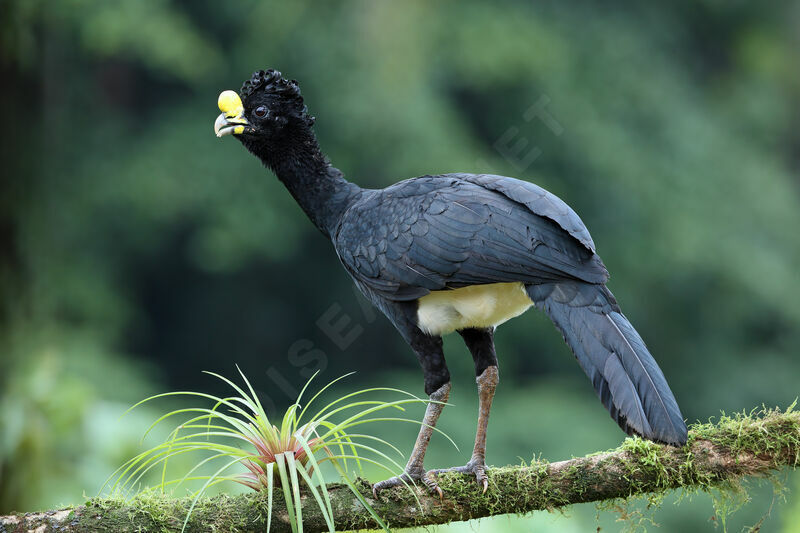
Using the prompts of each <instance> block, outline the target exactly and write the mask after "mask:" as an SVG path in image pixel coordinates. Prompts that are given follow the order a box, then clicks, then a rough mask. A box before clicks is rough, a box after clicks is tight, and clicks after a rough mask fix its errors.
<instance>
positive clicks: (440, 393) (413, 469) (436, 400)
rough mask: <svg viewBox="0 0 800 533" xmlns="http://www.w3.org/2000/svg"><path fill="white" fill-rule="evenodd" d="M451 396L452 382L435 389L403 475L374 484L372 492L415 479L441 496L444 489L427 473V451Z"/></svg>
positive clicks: (375, 492)
mask: <svg viewBox="0 0 800 533" xmlns="http://www.w3.org/2000/svg"><path fill="white" fill-rule="evenodd" d="M449 397H450V383H449V382H448V383H445V384H444V385H442V386H441V387H439V389H438V390H436V391H434V392H433V394H431V395H430V396H429V399H430V403H428V407H427V408H426V409H425V417H424V418H423V419H422V425H421V427H420V428H419V435H417V441H416V442H415V443H414V448H413V449H412V450H411V455H410V456H409V458H408V463H406V467H405V470H404V472H403V474H402V475H400V476H395V477H392V478H389V479H387V480H385V481H379V482H378V483H375V485H373V486H372V494H373V495H374V496H377V495H378V492H380V491H382V490H383V489H387V488H389V487H394V486H396V485H401V484H404V483H412V482H415V481H422V482H423V483H424V484H425V485H426V486H427V487H428V489H429V490H430V491H431V492H438V493H439V496H441V495H442V494H441V493H442V491H441V489H439V486H438V485H437V484H436V482H435V481H433V479H432V478H429V477H427V476H426V475H425V467H424V466H423V463H424V461H425V452H426V451H427V450H428V443H430V441H431V435H433V428H434V427H436V422H437V421H438V420H439V415H441V414H442V409H444V404H445V403H447V399H448V398H449Z"/></svg>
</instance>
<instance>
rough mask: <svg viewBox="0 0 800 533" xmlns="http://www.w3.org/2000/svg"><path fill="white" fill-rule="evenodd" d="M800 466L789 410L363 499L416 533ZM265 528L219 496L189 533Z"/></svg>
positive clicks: (353, 512) (146, 506) (72, 521)
mask: <svg viewBox="0 0 800 533" xmlns="http://www.w3.org/2000/svg"><path fill="white" fill-rule="evenodd" d="M799 464H800V413H797V412H793V411H792V410H791V409H790V410H788V411H786V412H781V411H762V412H760V413H756V414H750V415H745V414H739V415H735V416H732V417H728V416H723V417H721V418H720V420H719V421H718V422H716V423H714V424H711V423H709V424H698V425H695V426H693V427H692V428H691V431H690V433H689V443H688V444H687V446H685V447H683V448H673V447H669V446H662V445H659V444H654V443H652V442H648V441H644V440H642V439H639V438H630V439H626V440H625V442H624V443H623V444H622V445H621V446H620V447H619V448H617V449H616V450H612V451H608V452H603V453H597V454H592V455H589V456H586V457H581V458H576V459H570V460H567V461H560V462H557V463H547V462H534V463H533V464H531V465H522V466H509V467H501V468H493V469H491V470H490V471H489V490H488V491H487V492H486V494H482V493H481V491H480V490H479V488H478V486H477V485H476V484H475V482H474V479H473V478H471V477H469V476H460V475H458V474H445V475H442V476H441V479H440V486H441V487H442V489H443V490H444V493H445V498H444V499H443V500H441V501H440V500H439V499H438V498H436V497H431V496H430V495H428V494H427V493H425V492H422V491H420V492H419V493H418V498H419V500H418V501H417V500H416V499H415V498H414V497H413V496H412V495H411V494H410V493H409V492H408V490H406V489H402V488H395V489H391V490H389V491H386V492H384V493H382V495H381V498H380V499H379V500H377V501H375V500H373V498H372V494H371V491H370V488H369V485H368V484H367V483H362V486H361V490H362V493H363V494H364V496H365V497H366V498H367V499H368V500H369V501H370V503H371V504H372V505H373V506H374V508H375V510H376V511H377V512H378V514H380V515H381V516H382V517H384V518H385V519H386V521H387V522H388V523H389V524H390V525H391V526H392V527H407V526H419V525H430V524H441V523H447V522H452V521H459V520H469V519H473V518H481V517H486V516H493V515H500V514H509V513H527V512H531V511H536V510H542V509H555V508H559V507H564V506H567V505H571V504H573V503H583V502H592V501H604V500H612V499H616V498H626V497H628V496H633V495H638V494H654V493H655V494H659V493H663V492H665V491H668V490H671V489H675V488H684V489H687V490H708V489H710V488H713V487H720V486H730V484H731V483H735V482H736V481H737V480H738V479H741V478H742V477H745V476H764V475H768V474H769V473H771V472H773V471H775V470H777V469H780V468H782V467H784V466H789V467H796V466H798V465H799ZM328 491H329V494H330V497H331V502H332V504H333V507H334V517H335V522H336V527H337V529H338V530H350V529H359V528H372V527H374V522H373V521H372V519H371V518H370V517H369V515H368V514H367V512H366V511H365V510H364V508H363V507H362V506H361V505H360V504H359V503H358V501H357V500H356V499H355V497H354V496H353V494H352V493H351V492H350V491H349V489H347V488H346V487H344V486H343V485H329V486H328ZM274 497H275V501H274V507H273V523H272V531H275V532H276V533H280V532H284V531H290V528H289V522H288V520H287V519H286V507H285V505H284V503H283V499H282V496H281V494H280V493H279V492H276V493H275V495H274ZM307 503H308V504H307V505H304V506H303V517H304V527H305V530H306V531H309V532H314V531H326V527H325V522H324V520H323V518H322V516H321V514H320V513H319V511H318V509H316V504H315V503H314V502H313V501H309V502H307ZM190 504H191V501H190V500H189V499H186V498H181V499H173V498H167V497H165V496H161V495H158V494H152V493H146V494H142V495H139V496H137V497H136V498H134V499H133V500H128V501H125V500H117V499H108V498H95V499H92V500H90V501H88V502H87V503H86V504H85V505H82V506H77V507H74V508H70V509H64V510H60V511H49V512H46V513H28V514H14V515H9V516H5V517H0V533H12V532H13V533H17V532H23V531H31V530H34V531H36V532H37V533H45V532H48V531H60V532H73V531H74V532H89V531H92V532H94V531H109V532H111V531H113V532H133V531H148V532H156V531H157V532H171V531H180V530H181V526H182V525H183V520H184V517H185V516H186V513H187V511H188V509H189V506H190ZM315 510H316V512H315ZM265 520H266V498H265V497H264V496H263V495H258V494H249V495H242V496H233V497H229V496H216V497H213V498H206V499H202V500H201V501H200V502H199V503H198V505H197V506H196V507H195V509H194V510H193V512H192V516H191V518H190V520H189V523H188V526H187V528H186V531H190V532H194V531H197V532H200V531H202V532H205V531H230V532H250V531H254V532H255V531H264V530H265V527H266V524H265Z"/></svg>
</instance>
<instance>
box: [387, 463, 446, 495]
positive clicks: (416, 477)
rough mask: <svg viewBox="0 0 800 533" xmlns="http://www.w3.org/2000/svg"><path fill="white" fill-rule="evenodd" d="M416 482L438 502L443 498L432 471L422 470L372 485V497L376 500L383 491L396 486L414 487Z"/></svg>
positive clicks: (405, 473) (407, 472)
mask: <svg viewBox="0 0 800 533" xmlns="http://www.w3.org/2000/svg"><path fill="white" fill-rule="evenodd" d="M417 481H421V482H422V484H423V485H425V486H426V487H427V488H428V491H430V493H431V494H434V493H435V494H438V495H439V499H440V500H441V499H442V498H443V497H444V493H443V492H442V489H441V488H439V484H438V483H437V482H436V475H435V473H434V472H433V471H432V470H431V471H428V472H425V471H424V470H422V469H419V470H412V471H406V472H404V473H402V474H401V475H399V476H395V477H390V478H389V479H386V480H383V481H379V482H377V483H375V484H374V485H372V495H373V496H374V497H375V498H376V499H377V498H378V494H379V493H380V492H381V491H382V490H384V489H388V488H391V487H396V486H398V485H414V484H415V483H416V482H417Z"/></svg>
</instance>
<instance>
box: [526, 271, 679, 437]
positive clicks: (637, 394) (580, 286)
mask: <svg viewBox="0 0 800 533" xmlns="http://www.w3.org/2000/svg"><path fill="white" fill-rule="evenodd" d="M527 291H528V295H529V296H530V298H531V300H533V302H534V303H535V304H536V307H538V308H539V309H543V310H544V311H545V312H546V313H547V314H548V315H549V316H550V319H551V320H552V321H553V322H554V323H555V325H556V327H557V328H558V329H559V331H561V333H562V335H564V340H565V341H566V342H567V344H568V345H569V347H570V348H571V349H572V352H573V353H574V354H575V357H576V358H577V359H578V363H580V365H581V368H583V371H584V372H586V375H587V376H589V379H591V380H592V384H593V385H594V389H595V391H597V395H598V396H599V397H600V400H601V401H602V402H603V405H605V406H606V408H607V409H608V411H609V413H611V418H613V419H614V420H616V421H617V424H619V426H620V427H621V428H622V429H623V430H624V431H625V432H626V433H628V434H629V435H630V434H633V433H635V434H637V435H640V436H642V437H644V438H647V439H650V440H654V441H657V442H663V443H666V444H673V445H683V444H685V443H686V424H685V423H684V422H683V416H682V415H681V412H680V409H679V408H678V403H677V402H676V401H675V397H674V396H673V395H672V391H671V390H670V389H669V385H667V380H666V379H665V378H664V374H663V373H662V372H661V369H660V368H659V367H658V364H657V363H656V361H655V359H653V356H652V355H650V352H648V351H647V347H646V346H645V345H644V341H643V340H642V338H641V337H640V336H639V334H638V333H637V332H636V330H635V329H633V326H632V325H631V323H630V322H628V319H627V318H625V316H624V315H623V314H622V312H621V311H620V309H619V306H618V305H617V301H616V300H615V299H614V295H613V294H611V291H609V290H608V289H607V288H606V287H605V286H604V285H593V284H589V283H582V282H578V281H574V282H572V281H570V282H560V283H549V284H544V285H530V286H528V288H527Z"/></svg>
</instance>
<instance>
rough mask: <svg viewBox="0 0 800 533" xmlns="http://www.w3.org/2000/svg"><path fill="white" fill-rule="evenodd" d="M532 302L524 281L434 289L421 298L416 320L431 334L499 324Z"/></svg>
mask: <svg viewBox="0 0 800 533" xmlns="http://www.w3.org/2000/svg"><path fill="white" fill-rule="evenodd" d="M531 305H533V302H532V301H531V299H530V298H529V297H528V294H527V292H525V286H524V285H523V284H522V283H491V284H487V285H471V286H469V287H462V288H460V289H449V290H444V291H433V292H431V293H429V294H427V295H425V296H423V297H422V298H420V299H419V307H418V309H417V323H418V325H419V328H420V329H421V330H422V331H424V332H425V333H428V334H430V335H443V334H445V333H450V332H453V331H456V330H459V329H465V328H487V327H492V326H499V325H500V324H502V323H503V322H505V321H506V320H508V319H510V318H514V317H515V316H518V315H520V314H522V313H523V312H525V311H526V310H527V309H528V308H529V307H530V306H531Z"/></svg>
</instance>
